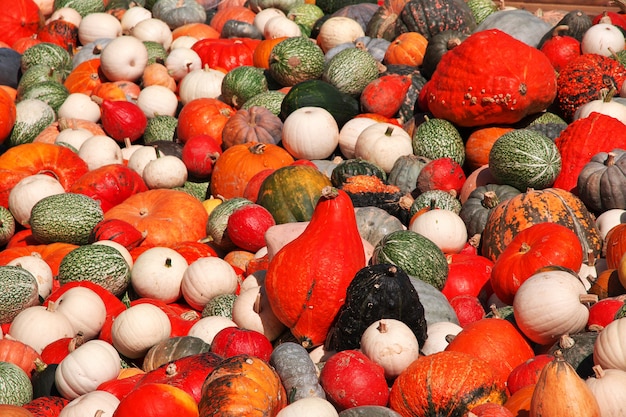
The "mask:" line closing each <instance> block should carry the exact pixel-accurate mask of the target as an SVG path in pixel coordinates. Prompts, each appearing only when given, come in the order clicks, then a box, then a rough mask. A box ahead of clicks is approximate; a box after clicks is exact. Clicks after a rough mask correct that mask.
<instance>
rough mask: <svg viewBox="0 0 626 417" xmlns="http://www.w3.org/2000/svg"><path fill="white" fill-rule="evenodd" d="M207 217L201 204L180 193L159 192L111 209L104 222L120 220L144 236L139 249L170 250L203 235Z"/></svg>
mask: <svg viewBox="0 0 626 417" xmlns="http://www.w3.org/2000/svg"><path fill="white" fill-rule="evenodd" d="M208 217H209V216H208V214H207V212H206V210H205V209H204V206H203V205H202V203H201V202H200V201H199V200H198V199H196V198H195V197H193V196H191V195H190V194H187V193H185V192H183V191H178V190H172V189H165V188H158V189H153V190H148V191H144V192H140V193H137V194H134V195H131V196H130V197H128V198H127V199H126V200H124V202H122V203H120V204H118V205H117V206H115V207H112V208H111V209H110V210H108V211H107V212H106V213H105V215H104V220H107V219H120V220H125V221H127V222H128V223H130V224H132V225H133V226H134V227H135V228H136V229H137V230H139V231H141V232H145V233H146V238H145V239H144V240H143V242H142V243H141V245H140V246H159V245H160V246H170V247H171V246H173V245H175V244H177V243H179V242H183V241H188V240H199V239H202V238H203V237H204V236H205V235H206V222H207V220H208Z"/></svg>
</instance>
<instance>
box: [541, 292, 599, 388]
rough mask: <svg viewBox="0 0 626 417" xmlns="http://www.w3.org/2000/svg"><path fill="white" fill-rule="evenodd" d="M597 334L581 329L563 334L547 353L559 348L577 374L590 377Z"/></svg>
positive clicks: (592, 373)
mask: <svg viewBox="0 0 626 417" xmlns="http://www.w3.org/2000/svg"><path fill="white" fill-rule="evenodd" d="M594 305H595V304H594ZM598 335H599V332H597V331H582V332H578V333H573V334H571V335H570V334H567V333H566V334H563V335H562V336H561V337H560V338H559V340H558V341H557V342H556V343H554V344H553V345H552V346H551V347H550V349H549V350H548V353H549V354H554V353H555V352H556V351H557V350H559V351H560V352H561V354H562V355H563V358H564V359H565V361H567V363H569V364H570V365H572V368H574V370H575V371H576V373H577V374H578V376H580V377H581V378H583V379H587V378H590V377H592V376H593V375H594V370H593V366H594V360H593V351H594V349H595V343H596V340H597V339H598Z"/></svg>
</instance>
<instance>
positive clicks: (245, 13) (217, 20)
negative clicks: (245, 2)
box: [210, 5, 255, 32]
mask: <svg viewBox="0 0 626 417" xmlns="http://www.w3.org/2000/svg"><path fill="white" fill-rule="evenodd" d="M254 17H255V13H254V12H253V11H252V10H251V9H250V8H248V7H244V6H241V5H233V6H232V7H224V8H221V9H219V10H218V12H216V13H215V14H214V15H213V17H212V18H211V20H210V25H211V27H212V28H213V29H215V30H216V31H217V32H221V31H222V28H223V27H224V24H226V22H228V21H229V20H237V21H239V22H246V23H253V21H254Z"/></svg>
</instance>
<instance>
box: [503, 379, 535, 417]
mask: <svg viewBox="0 0 626 417" xmlns="http://www.w3.org/2000/svg"><path fill="white" fill-rule="evenodd" d="M533 391H535V384H532V385H526V386H525V387H523V388H520V389H519V390H517V391H515V393H514V394H513V395H511V396H510V397H509V399H508V400H506V402H505V403H504V408H506V409H507V410H509V411H510V412H511V413H513V415H514V416H515V417H528V416H529V415H530V400H531V399H532V397H533Z"/></svg>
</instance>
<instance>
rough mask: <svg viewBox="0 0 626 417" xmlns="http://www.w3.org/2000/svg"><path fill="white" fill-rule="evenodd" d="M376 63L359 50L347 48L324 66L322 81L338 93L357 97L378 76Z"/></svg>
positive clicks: (366, 53) (363, 51)
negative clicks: (334, 88)
mask: <svg viewBox="0 0 626 417" xmlns="http://www.w3.org/2000/svg"><path fill="white" fill-rule="evenodd" d="M379 68H380V66H379V63H378V61H377V60H376V59H375V58H374V57H373V56H372V54H370V53H369V52H367V51H365V50H363V49H360V48H348V49H344V50H343V51H340V52H339V53H337V54H336V55H335V56H333V57H332V58H331V59H330V60H329V61H328V62H327V63H326V65H325V66H324V72H323V73H322V80H323V81H326V82H327V83H329V84H332V85H334V86H335V87H337V89H338V90H339V91H341V92H342V93H345V94H350V95H352V96H358V95H359V94H361V92H362V91H363V89H364V88H365V87H366V86H367V85H368V84H369V83H370V82H372V81H374V80H375V79H376V78H378V77H379V75H380V70H379Z"/></svg>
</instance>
